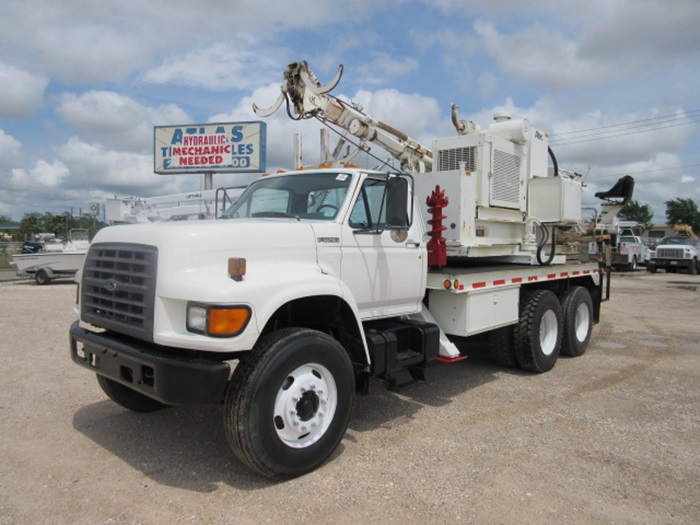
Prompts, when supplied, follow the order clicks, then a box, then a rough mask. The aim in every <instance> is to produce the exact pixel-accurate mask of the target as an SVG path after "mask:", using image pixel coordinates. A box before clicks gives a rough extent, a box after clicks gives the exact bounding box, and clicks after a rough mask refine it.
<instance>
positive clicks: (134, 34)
mask: <svg viewBox="0 0 700 525" xmlns="http://www.w3.org/2000/svg"><path fill="white" fill-rule="evenodd" d="M400 2H401V0H387V1H384V2H381V3H378V2H376V1H374V0H355V1H354V2H353V4H352V9H339V8H338V6H337V5H336V4H335V3H333V2H330V1H327V0H298V1H296V2H289V1H287V0H237V1H236V2H231V1H229V0H208V1H207V2H206V4H202V3H199V2H185V3H180V4H177V5H175V4H173V3H172V2H170V1H168V0H149V1H148V2H143V1H141V0H122V1H120V2H116V3H114V2H112V3H105V2H94V1H91V0H75V1H72V2H45V1H44V0H7V1H6V2H5V5H3V16H2V17H0V48H3V47H6V48H9V49H12V50H13V55H15V58H16V59H17V60H18V61H19V62H18V63H24V65H25V67H26V68H30V67H31V68H32V69H33V70H35V71H42V72H43V73H45V74H49V75H50V76H51V77H52V78H56V79H59V80H61V81H62V82H65V83H71V84H78V83H81V82H85V81H93V82H105V81H114V80H120V79H124V78H125V77H126V76H128V75H129V74H131V73H133V72H135V71H139V70H141V69H142V68H144V67H147V66H148V65H150V64H153V63H154V62H156V61H158V60H161V59H163V58H165V59H166V65H169V66H170V67H173V66H176V65H178V64H179V63H180V62H178V59H177V58H176V57H181V56H183V55H186V54H187V53H190V52H192V51H193V50H196V49H198V48H204V47H206V46H207V45H208V43H213V42H218V43H221V42H223V43H224V44H226V45H233V44H234V43H235V41H234V42H232V40H233V39H235V38H239V37H237V36H232V35H237V34H240V33H241V32H246V33H248V34H260V35H263V34H264V35H266V36H268V38H269V41H270V42H274V41H275V40H276V38H275V35H276V34H279V33H281V30H283V29H287V30H303V29H305V28H311V27H319V26H324V25H327V24H331V23H336V22H341V21H343V22H347V21H358V20H367V19H369V17H371V16H372V14H373V13H376V12H378V11H382V10H385V9H390V8H391V7H393V6H395V5H396V4H398V3H400ZM37 28H40V30H37ZM209 45H211V44H209ZM273 45H274V44H273ZM268 47H269V46H268V45H267V43H266V42H261V45H260V47H258V48H257V52H258V55H259V56H265V54H266V53H267V52H268V49H267V48H268ZM196 53H197V52H196V51H195V54H196ZM168 59H169V60H172V61H174V62H168ZM180 73H182V72H181V71H180Z"/></svg>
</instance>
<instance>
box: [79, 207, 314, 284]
mask: <svg viewBox="0 0 700 525" xmlns="http://www.w3.org/2000/svg"><path fill="white" fill-rule="evenodd" d="M103 242H122V243H135V244H144V245H150V246H155V247H156V248H158V261H159V263H158V267H159V272H160V271H161V270H163V269H164V268H163V267H164V265H166V264H167V270H168V271H169V272H189V271H193V270H195V269H201V268H203V267H207V266H215V267H216V268H217V272H220V271H225V269H226V267H227V261H228V259H229V258H230V257H243V258H245V259H247V261H248V267H249V268H250V269H254V268H261V266H262V265H267V264H271V263H274V264H279V263H280V262H284V263H287V264H295V263H300V264H302V263H303V264H309V263H310V262H312V261H313V263H316V257H317V255H316V239H315V236H314V231H313V228H312V226H311V224H309V223H307V222H299V221H296V220H290V219H224V220H216V221H182V222H179V221H178V222H158V223H152V224H134V225H125V226H110V227H108V228H104V229H103V230H100V232H98V234H97V235H96V236H95V238H94V239H93V241H92V244H93V245H96V244H99V243H103ZM251 263H253V264H251Z"/></svg>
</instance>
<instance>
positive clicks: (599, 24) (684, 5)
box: [580, 0, 700, 62]
mask: <svg viewBox="0 0 700 525" xmlns="http://www.w3.org/2000/svg"><path fill="white" fill-rule="evenodd" d="M698 20H700V2H698V1H697V0H665V1H664V2H659V1H658V0H635V1H634V2H620V1H617V2H610V3H609V4H608V7H607V9H604V10H603V11H602V12H601V16H599V17H598V18H597V20H596V21H595V22H594V23H592V24H590V26H588V27H587V28H586V29H585V30H584V32H583V35H582V36H583V41H582V44H581V50H580V54H581V56H584V57H589V58H595V59H597V60H601V61H604V62H616V61H619V60H620V59H622V58H624V59H625V60H630V58H631V57H638V56H640V55H645V56H647V57H656V58H658V60H659V61H671V62H672V61H675V60H677V59H679V58H681V57H683V56H686V55H688V54H691V55H696V56H698V49H699V48H700V32H699V31H698Z"/></svg>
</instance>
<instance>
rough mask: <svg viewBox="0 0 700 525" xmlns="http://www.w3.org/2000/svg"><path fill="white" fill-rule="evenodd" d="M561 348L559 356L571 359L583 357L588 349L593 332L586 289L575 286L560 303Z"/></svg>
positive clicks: (590, 308) (591, 315) (590, 303)
mask: <svg viewBox="0 0 700 525" xmlns="http://www.w3.org/2000/svg"><path fill="white" fill-rule="evenodd" d="M561 312H562V326H563V331H562V346H561V354H562V355H568V356H571V357H578V356H580V355H583V354H584V353H585V352H586V349H587V348H588V343H589V342H590V340H591V332H592V330H593V301H592V299H591V294H590V293H589V292H588V290H587V289H586V288H583V287H582V286H577V287H575V288H572V289H571V290H569V292H568V293H567V294H566V295H565V296H564V298H563V299H562V302H561Z"/></svg>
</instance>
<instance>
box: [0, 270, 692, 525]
mask: <svg viewBox="0 0 700 525" xmlns="http://www.w3.org/2000/svg"><path fill="white" fill-rule="evenodd" d="M74 297H75V286H74V285H73V284H72V283H70V281H64V282H57V283H55V284H52V285H49V286H42V287H40V286H36V285H35V284H34V283H33V282H31V281H9V282H1V283H0V334H1V335H0V337H1V338H2V339H1V340H2V344H1V346H0V430H1V433H2V440H1V441H0V524H24V523H26V524H41V523H51V524H52V525H53V524H63V523H65V524H74V523H90V524H122V523H123V524H137V523H144V524H152V523H155V524H158V523H167V524H186V523H211V524H216V523H236V524H253V523H254V524H258V523H290V524H292V523H305V524H327V523H330V522H333V523H336V524H344V523H363V522H367V523H382V524H394V523H396V524H401V525H405V524H409V523H411V524H412V523H438V524H454V523H474V524H513V523H518V524H550V523H551V524H562V523H577V524H596V525H597V524H612V523H615V524H640V523H645V524H646V523H653V524H667V523H668V524H677V523H688V524H691V523H692V524H696V523H700V498H699V497H698V496H699V495H700V439H699V437H700V330H699V329H698V324H697V316H698V312H700V277H698V276H690V275H682V274H665V273H658V274H655V275H652V274H648V273H646V272H643V271H640V272H636V273H635V274H626V273H617V274H615V275H614V276H613V291H612V298H611V300H610V301H609V302H607V303H605V304H604V305H603V320H602V322H601V323H600V324H599V325H597V326H596V327H595V329H594V334H593V341H592V343H591V346H590V347H589V350H588V352H587V353H586V354H585V355H584V356H582V357H579V358H576V359H564V358H562V359H560V360H559V362H558V363H557V365H556V367H555V368H554V370H552V371H551V372H549V373H547V374H543V375H530V374H524V373H520V372H516V371H510V370H506V369H503V368H499V367H497V366H495V365H493V364H491V362H489V361H488V360H487V359H485V358H483V357H473V358H471V359H468V360H466V361H461V362H459V363H455V364H450V365H444V364H440V365H435V366H433V367H431V368H430V369H429V370H428V372H427V376H428V381H426V382H424V383H421V384H418V385H414V386H412V387H408V388H406V389H404V390H402V391H400V392H399V393H392V392H389V391H387V390H385V389H384V388H383V386H382V384H381V383H379V382H378V383H376V384H374V385H373V388H372V389H371V392H370V395H369V396H367V397H358V398H356V400H355V408H354V412H353V416H352V419H351V422H350V428H349V429H348V432H347V434H346V436H345V439H344V440H343V442H342V444H341V446H340V447H339V449H338V450H337V452H336V453H335V454H334V455H333V457H332V458H331V459H330V461H328V462H327V463H326V464H325V465H323V466H322V467H321V468H320V469H319V470H317V471H315V472H313V473H311V474H308V475H306V476H303V477H301V478H298V479H294V480H291V481H287V482H281V483H275V482H271V481H268V480H266V479H263V478H261V477H259V476H257V475H256V474H254V473H252V472H250V471H249V470H247V469H246V468H245V467H244V466H243V465H242V464H240V463H239V462H238V461H237V460H236V459H235V458H233V457H232V455H231V453H230V452H229V449H228V445H227V443H226V439H225V436H224V430H223V422H222V416H223V410H222V408H221V407H206V408H172V409H168V410H165V411H162V412H158V413H155V414H135V413H131V412H129V411H127V410H125V409H122V408H121V407H119V406H117V405H115V404H114V403H112V402H110V401H109V400H107V399H106V398H105V396H104V395H103V393H102V392H101V390H100V389H99V387H98V386H97V383H96V381H95V378H94V376H92V375H91V374H90V373H89V372H87V371H86V370H84V369H82V368H79V367H77V366H75V365H73V364H72V363H71V360H70V356H69V352H68V345H67V339H68V337H67V331H68V326H69V325H70V323H71V322H72V320H73V319H74V317H73V313H72V303H73V301H74Z"/></svg>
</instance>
